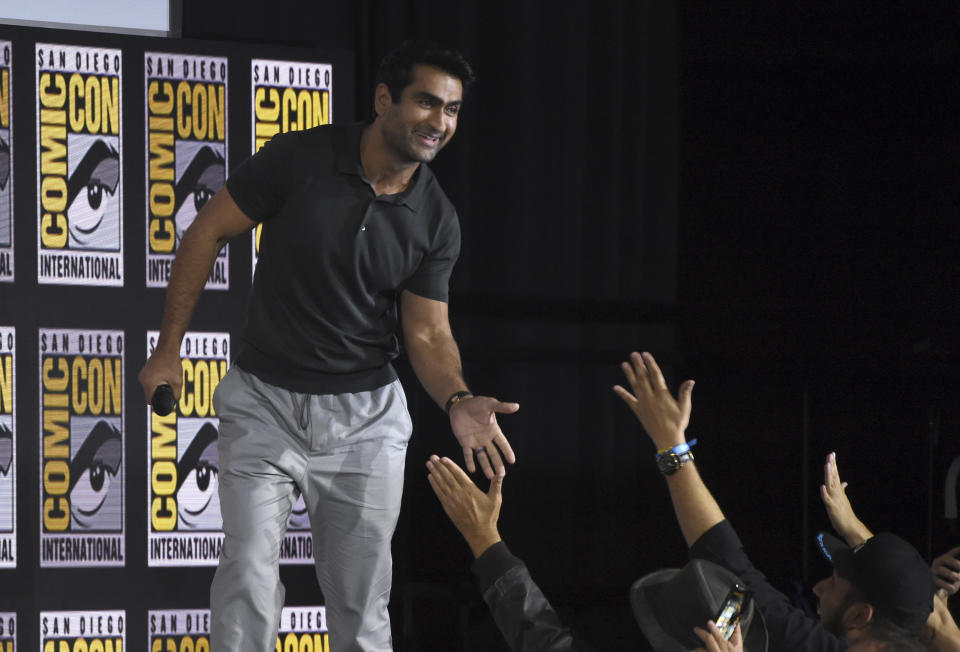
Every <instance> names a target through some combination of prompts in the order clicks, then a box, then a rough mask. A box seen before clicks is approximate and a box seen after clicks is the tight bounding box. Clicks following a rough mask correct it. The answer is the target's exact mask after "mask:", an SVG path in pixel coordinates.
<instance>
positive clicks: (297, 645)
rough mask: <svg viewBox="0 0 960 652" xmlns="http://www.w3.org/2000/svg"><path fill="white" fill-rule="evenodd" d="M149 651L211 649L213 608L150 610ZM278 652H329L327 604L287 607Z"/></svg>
mask: <svg viewBox="0 0 960 652" xmlns="http://www.w3.org/2000/svg"><path fill="white" fill-rule="evenodd" d="M147 622H148V630H149V632H148V638H147V650H150V652H186V651H187V650H189V651H191V652H209V650H210V610H209V609H196V610H163V611H153V610H151V611H150V612H149V614H148V615H147ZM276 652H330V641H329V634H328V632H327V615H326V609H325V608H324V607H284V608H283V611H282V612H281V616H280V627H279V629H278V631H277V644H276Z"/></svg>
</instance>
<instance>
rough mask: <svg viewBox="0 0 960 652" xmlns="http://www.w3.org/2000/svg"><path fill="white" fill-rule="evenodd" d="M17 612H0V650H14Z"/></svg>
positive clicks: (15, 647) (12, 651)
mask: <svg viewBox="0 0 960 652" xmlns="http://www.w3.org/2000/svg"><path fill="white" fill-rule="evenodd" d="M16 649H17V614H15V613H9V612H0V652H16Z"/></svg>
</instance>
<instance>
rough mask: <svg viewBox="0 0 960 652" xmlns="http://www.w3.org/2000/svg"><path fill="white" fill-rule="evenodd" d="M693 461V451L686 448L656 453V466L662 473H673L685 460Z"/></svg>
mask: <svg viewBox="0 0 960 652" xmlns="http://www.w3.org/2000/svg"><path fill="white" fill-rule="evenodd" d="M692 461H693V452H692V451H690V450H689V449H688V450H685V451H683V452H682V453H679V454H677V453H674V452H673V451H672V450H670V451H667V452H665V453H660V454H659V455H657V468H658V469H660V473H662V474H664V475H673V474H674V473H676V472H677V471H679V470H680V467H681V466H683V465H684V464H686V463H687V462H692Z"/></svg>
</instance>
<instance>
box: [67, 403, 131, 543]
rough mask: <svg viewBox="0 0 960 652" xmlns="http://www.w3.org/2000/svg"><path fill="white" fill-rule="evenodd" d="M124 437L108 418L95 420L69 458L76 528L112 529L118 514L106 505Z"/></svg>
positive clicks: (114, 480) (71, 495) (114, 478)
mask: <svg viewBox="0 0 960 652" xmlns="http://www.w3.org/2000/svg"><path fill="white" fill-rule="evenodd" d="M122 459H123V439H122V438H121V436H120V431H119V430H117V428H115V427H114V426H113V425H111V424H110V423H108V422H107V421H102V420H101V421H98V422H97V424H96V425H95V426H94V427H93V429H92V430H91V431H90V434H89V435H87V438H86V439H85V440H84V442H83V444H82V445H81V446H80V450H78V451H77V454H76V455H75V456H74V458H73V460H71V462H70V515H71V517H72V520H73V523H74V524H75V525H76V527H77V528H78V529H85V530H89V529H95V528H97V529H115V528H116V527H117V525H118V523H116V521H117V520H118V519H119V517H120V515H119V514H117V513H113V510H110V509H105V507H106V506H107V503H108V499H109V498H110V497H111V495H113V494H116V493H117V490H113V491H111V487H112V485H113V484H114V483H115V482H116V480H117V476H118V474H119V472H120V462H121V460H122Z"/></svg>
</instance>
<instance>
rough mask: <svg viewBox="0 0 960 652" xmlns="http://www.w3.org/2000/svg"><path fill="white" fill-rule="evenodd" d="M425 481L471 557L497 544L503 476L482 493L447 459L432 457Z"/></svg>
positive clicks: (428, 461) (492, 482)
mask: <svg viewBox="0 0 960 652" xmlns="http://www.w3.org/2000/svg"><path fill="white" fill-rule="evenodd" d="M427 470H428V471H429V472H430V473H429V475H427V480H428V481H429V482H430V487H431V488H432V489H433V493H435V494H436V495H437V498H439V499H440V504H441V505H443V511H445V512H446V513H447V516H449V517H450V520H451V521H453V524H454V525H455V526H456V527H457V530H459V531H460V534H462V535H463V538H464V539H466V541H467V545H469V546H470V550H471V551H472V552H473V556H474V557H479V556H480V555H482V554H483V553H484V551H485V550H486V549H487V548H489V547H490V546H492V545H493V544H495V543H497V542H499V541H500V533H499V532H498V531H497V520H498V519H499V518H500V503H501V502H502V495H501V490H502V488H503V475H498V476H496V477H495V478H494V479H493V480H491V481H490V489H489V490H488V491H487V493H483V492H482V491H480V489H478V488H477V485H475V484H473V480H471V479H470V477H469V476H468V475H467V474H466V473H464V471H463V469H461V468H460V467H459V466H457V464H456V462H454V461H453V460H451V459H449V458H446V457H444V458H442V459H441V458H439V457H437V456H436V455H431V456H430V459H429V460H427Z"/></svg>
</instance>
